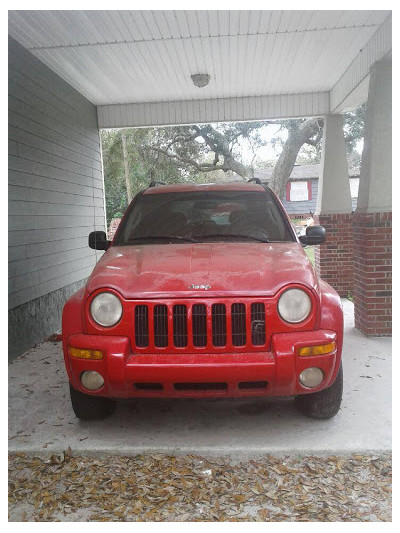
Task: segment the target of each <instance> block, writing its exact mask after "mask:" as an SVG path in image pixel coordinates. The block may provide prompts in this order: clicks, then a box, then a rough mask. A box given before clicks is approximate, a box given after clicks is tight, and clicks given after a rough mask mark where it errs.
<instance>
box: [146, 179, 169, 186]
mask: <svg viewBox="0 0 400 533" xmlns="http://www.w3.org/2000/svg"><path fill="white" fill-rule="evenodd" d="M156 185H166V183H164V182H163V181H157V180H153V181H151V182H150V185H149V187H155V186H156Z"/></svg>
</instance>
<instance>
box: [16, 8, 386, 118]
mask: <svg viewBox="0 0 400 533" xmlns="http://www.w3.org/2000/svg"><path fill="white" fill-rule="evenodd" d="M390 17H391V12H390V11H359V10H358V11H9V34H10V35H11V36H12V37H13V38H14V39H16V40H17V41H19V42H20V43H21V44H22V45H23V46H24V47H25V48H27V49H28V50H30V51H31V52H32V53H33V54H34V55H35V56H36V57H37V58H39V59H40V60H41V61H42V62H43V63H45V64H46V65H47V66H48V67H50V68H51V69H52V70H53V71H55V72H56V73H57V74H58V75H60V76H61V77H62V78H63V79H64V80H66V81H67V82H68V83H70V84H71V85H72V86H73V87H75V88H76V89H77V90H78V91H79V92H80V93H82V94H83V95H84V96H85V97H86V98H88V99H89V100H90V101H91V102H93V103H94V104H96V105H98V106H106V107H107V106H111V105H113V104H133V105H135V104H140V103H143V102H145V103H154V102H157V103H163V102H168V103H171V102H172V103H174V102H175V103H176V102H188V101H189V102H190V101H202V100H206V101H213V100H216V99H218V100H221V101H222V100H225V99H232V98H235V99H243V98H248V97H272V96H274V97H276V96H278V97H279V96H280V95H303V94H310V93H316V94H320V93H328V94H329V92H330V91H334V90H335V88H336V93H335V94H334V96H335V98H336V100H337V102H336V101H335V104H337V105H339V104H340V102H341V100H343V99H344V98H345V97H347V95H348V94H349V93H350V92H351V90H353V89H354V87H351V86H350V85H351V84H352V83H353V85H354V84H359V83H361V81H362V79H364V78H365V75H366V74H365V73H364V74H363V72H360V73H359V72H358V71H357V72H354V73H350V74H351V75H349V74H348V71H349V68H350V67H351V65H352V64H353V63H355V62H356V61H357V58H358V57H359V56H360V54H362V53H363V50H364V49H365V47H366V46H370V48H371V45H369V43H371V42H372V41H373V39H374V36H375V34H377V32H379V30H380V28H382V27H383V26H384V25H385V23H386V24H387V21H388V19H389V18H390ZM386 33H387V32H386ZM386 33H385V34H386ZM375 40H376V41H377V43H378V44H376V45H375V48H377V47H378V48H379V50H378V51H374V50H375V49H374V50H373V51H372V56H374V54H375V56H376V57H375V56H374V57H375V60H377V59H380V57H379V54H381V55H382V54H384V53H386V52H387V51H388V50H387V44H385V45H382V43H381V41H382V39H377V38H375ZM378 41H379V42H378ZM385 43H387V39H386V41H385ZM369 55H371V53H369ZM368 57H369V56H368ZM364 63H365V61H364ZM361 66H362V67H363V63H362V61H361ZM357 68H358V67H357ZM196 73H208V74H209V75H210V76H211V80H210V83H209V85H208V86H207V87H204V88H201V89H199V88H197V87H195V86H194V85H193V83H192V80H191V77H190V76H191V75H192V74H196ZM346 75H347V77H348V78H349V81H347V78H346ZM357 76H358V77H361V79H357ZM353 78H354V82H353ZM346 83H347V85H346ZM338 84H339V88H338ZM340 84H341V85H340ZM346 91H347V93H346ZM342 93H343V94H342ZM318 98H319V99H321V96H318ZM323 99H324V97H322V100H323ZM299 105H300V104H299ZM118 107H120V106H118ZM328 107H329V104H328ZM321 109H322V108H321ZM119 125H123V124H119Z"/></svg>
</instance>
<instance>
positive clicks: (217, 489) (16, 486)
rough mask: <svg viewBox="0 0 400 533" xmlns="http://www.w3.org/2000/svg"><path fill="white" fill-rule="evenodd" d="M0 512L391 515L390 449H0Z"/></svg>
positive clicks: (165, 517)
mask: <svg viewBox="0 0 400 533" xmlns="http://www.w3.org/2000/svg"><path fill="white" fill-rule="evenodd" d="M9 521H11V522H18V521H35V522H37V521H39V522H53V521H62V522H65V521H77V522H79V521H81V522H95V521H100V522H110V521H111V522H112V521H115V522H135V521H146V522H158V521H161V522H166V521H213V522H219V521H262V522H287V521H289V522H293V521H296V522H299V521H301V522H317V521H321V522H335V521H339V522H341V521H343V522H347V521H349V522H353V521H361V522H375V521H378V522H380V521H383V522H388V521H391V455H390V454H389V453H381V454H375V455H372V454H368V455H366V454H363V455H358V454H353V455H349V456H337V455H330V456H324V457H322V456H321V457H315V456H299V455H297V456H295V455H293V454H292V455H290V456H280V457H278V456H272V455H265V456H262V457H259V458H257V459H247V460H245V461H238V460H232V459H228V458H216V457H213V458H210V459H207V458H205V457H200V456H195V455H181V456H179V455H178V456H172V455H164V454H151V455H150V454H149V455H136V456H131V457H118V456H106V457H105V456H103V457H87V456H85V457H76V456H73V453H72V451H71V450H70V449H68V450H67V451H66V452H64V453H61V454H53V455H51V456H47V457H40V456H31V455H27V454H25V453H15V454H10V455H9Z"/></svg>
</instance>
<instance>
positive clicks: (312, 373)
mask: <svg viewBox="0 0 400 533" xmlns="http://www.w3.org/2000/svg"><path fill="white" fill-rule="evenodd" d="M299 379H300V383H301V384H302V385H303V386H304V387H307V388H308V389H312V388H314V387H318V385H321V383H322V380H323V379H324V373H323V372H322V370H321V369H320V368H317V367H316V366H312V367H311V368H306V369H305V370H303V372H302V373H301V374H300V376H299Z"/></svg>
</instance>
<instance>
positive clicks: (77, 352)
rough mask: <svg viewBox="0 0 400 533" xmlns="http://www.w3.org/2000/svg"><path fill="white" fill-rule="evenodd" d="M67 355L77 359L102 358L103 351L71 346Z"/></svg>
mask: <svg viewBox="0 0 400 533" xmlns="http://www.w3.org/2000/svg"><path fill="white" fill-rule="evenodd" d="M69 355H70V356H71V357H76V358H78V359H103V352H101V351H100V350H89V349H87V348H85V349H82V348H72V346H70V347H69Z"/></svg>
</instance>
